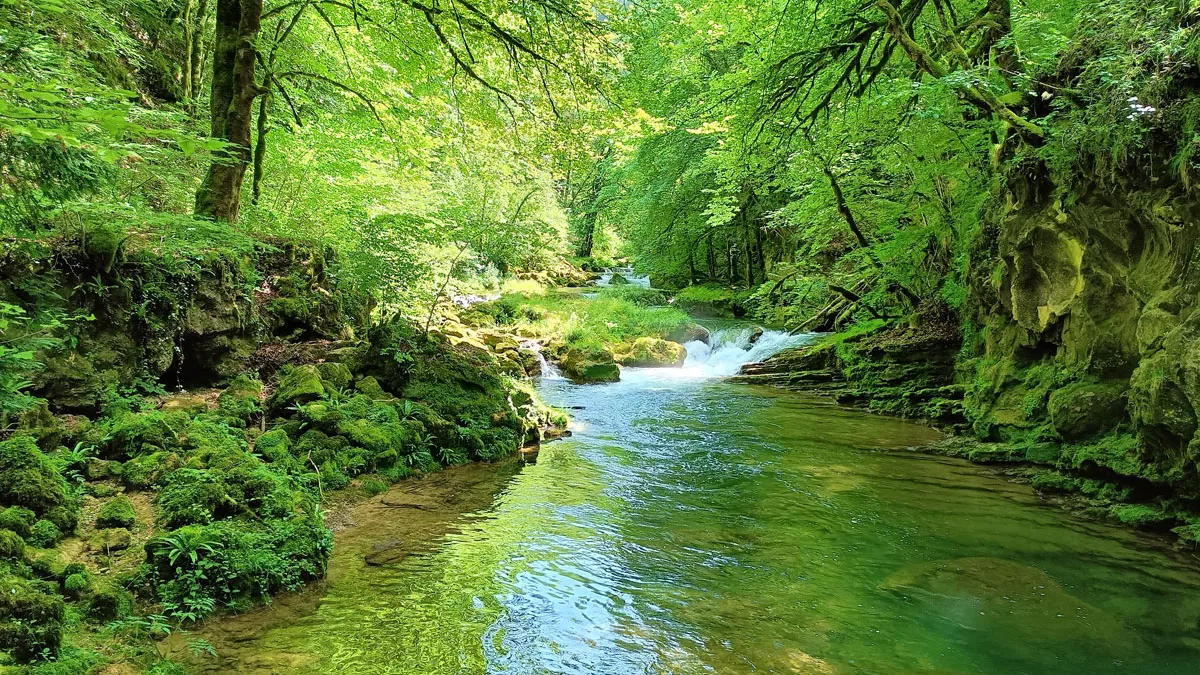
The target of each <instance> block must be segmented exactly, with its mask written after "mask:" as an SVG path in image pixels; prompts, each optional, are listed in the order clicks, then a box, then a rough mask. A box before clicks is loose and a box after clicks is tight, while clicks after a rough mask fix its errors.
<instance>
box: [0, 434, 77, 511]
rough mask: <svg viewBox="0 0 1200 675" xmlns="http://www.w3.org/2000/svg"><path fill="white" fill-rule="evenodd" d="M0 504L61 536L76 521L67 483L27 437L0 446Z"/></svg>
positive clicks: (20, 437) (48, 459)
mask: <svg viewBox="0 0 1200 675" xmlns="http://www.w3.org/2000/svg"><path fill="white" fill-rule="evenodd" d="M0 504H8V505H12V506H23V507H25V508H27V509H29V510H31V511H33V512H34V513H36V514H38V515H39V516H40V517H42V518H45V519H47V520H50V521H51V522H53V523H54V524H55V525H56V526H58V528H59V529H60V530H62V531H64V532H70V531H73V530H74V529H75V522H76V521H77V520H78V518H79V505H78V504H77V503H76V502H75V500H74V499H72V498H71V497H70V493H69V491H68V489H67V482H66V480H64V479H63V477H62V475H61V474H59V472H58V470H57V469H56V468H55V467H54V463H53V462H52V461H51V460H50V458H49V457H47V456H46V455H45V454H43V453H42V451H41V450H39V449H38V447H37V443H35V442H34V440H33V439H32V438H30V437H28V436H16V437H13V438H10V439H8V440H7V441H3V442H0Z"/></svg>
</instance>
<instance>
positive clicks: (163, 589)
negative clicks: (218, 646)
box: [146, 516, 333, 620]
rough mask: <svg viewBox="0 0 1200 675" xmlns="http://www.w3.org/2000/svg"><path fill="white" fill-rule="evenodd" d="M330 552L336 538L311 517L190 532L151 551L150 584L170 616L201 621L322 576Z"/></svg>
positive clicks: (165, 540) (219, 525) (229, 523)
mask: <svg viewBox="0 0 1200 675" xmlns="http://www.w3.org/2000/svg"><path fill="white" fill-rule="evenodd" d="M332 546H333V535H332V533H331V532H330V531H329V530H328V529H327V528H325V526H324V525H323V524H322V523H321V522H320V521H319V520H316V519H314V518H311V517H307V516H304V517H301V516H297V517H294V518H289V519H281V520H268V521H251V520H226V521H219V522H215V523H212V524H210V525H205V526H199V525H193V526H188V527H184V528H180V529H179V530H176V531H174V532H172V533H170V534H168V535H166V536H164V537H161V538H159V539H156V540H153V541H151V542H149V543H148V544H147V545H146V560H147V563H148V568H149V574H148V578H149V581H150V583H151V585H152V586H153V588H154V589H155V593H156V596H157V597H158V600H159V601H160V602H161V603H162V605H163V608H164V610H165V611H166V612H167V614H168V615H170V616H172V617H174V618H176V619H180V620H196V619H198V618H200V617H202V616H204V615H206V614H208V613H210V612H211V611H213V610H214V609H215V608H216V607H217V606H218V605H227V606H239V605H242V604H245V603H247V602H250V601H256V600H262V599H265V598H267V597H269V596H270V595H271V594H273V593H277V592H280V591H285V590H296V589H298V588H300V587H301V586H302V585H303V584H304V583H305V582H307V581H310V580H312V579H316V578H318V577H321V576H323V575H324V574H325V569H326V564H327V562H328V560H329V552H330V550H331V549H332Z"/></svg>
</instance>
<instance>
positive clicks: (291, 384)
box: [271, 365, 325, 409]
mask: <svg viewBox="0 0 1200 675" xmlns="http://www.w3.org/2000/svg"><path fill="white" fill-rule="evenodd" d="M324 395H325V386H324V385H323V384H322V383H321V373H320V371H318V370H317V367H316V366H313V365H303V366H290V365H288V366H284V367H283V370H282V371H281V372H280V376H279V388H278V389H276V390H275V394H274V395H273V396H272V397H271V405H272V407H274V408H276V409H279V408H286V407H287V406H289V405H292V404H293V403H300V404H304V403H310V402H312V401H315V400H317V399H319V398H321V397H322V396H324Z"/></svg>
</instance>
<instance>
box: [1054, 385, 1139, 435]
mask: <svg viewBox="0 0 1200 675" xmlns="http://www.w3.org/2000/svg"><path fill="white" fill-rule="evenodd" d="M1127 388H1128V386H1127V384H1126V383H1125V382H1123V381H1122V382H1111V383H1086V382H1077V383H1074V384H1069V385H1067V386H1065V387H1063V388H1061V389H1058V390H1055V391H1054V392H1053V393H1051V394H1050V399H1049V401H1048V402H1047V409H1048V411H1049V413H1050V420H1051V421H1052V422H1053V423H1054V428H1055V430H1056V431H1058V433H1059V434H1061V435H1062V437H1063V438H1065V439H1067V440H1078V439H1081V438H1088V437H1091V436H1096V435H1099V434H1103V433H1105V432H1108V431H1111V430H1112V429H1114V428H1115V427H1116V426H1117V425H1118V424H1120V423H1121V421H1122V420H1125V419H1127V415H1126V413H1125V390H1126V389H1127Z"/></svg>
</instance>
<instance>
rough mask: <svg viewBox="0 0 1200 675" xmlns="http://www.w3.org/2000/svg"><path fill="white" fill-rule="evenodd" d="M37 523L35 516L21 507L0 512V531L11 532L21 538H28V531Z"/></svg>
mask: <svg viewBox="0 0 1200 675" xmlns="http://www.w3.org/2000/svg"><path fill="white" fill-rule="evenodd" d="M35 522H37V514H36V513H34V512H33V511H31V510H30V509H27V508H25V507H23V506H10V507H8V508H7V509H4V510H3V511H0V529H3V530H11V531H13V532H16V533H17V534H18V535H20V536H21V537H28V536H29V529H30V528H32V527H33V524H34V523H35Z"/></svg>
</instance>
